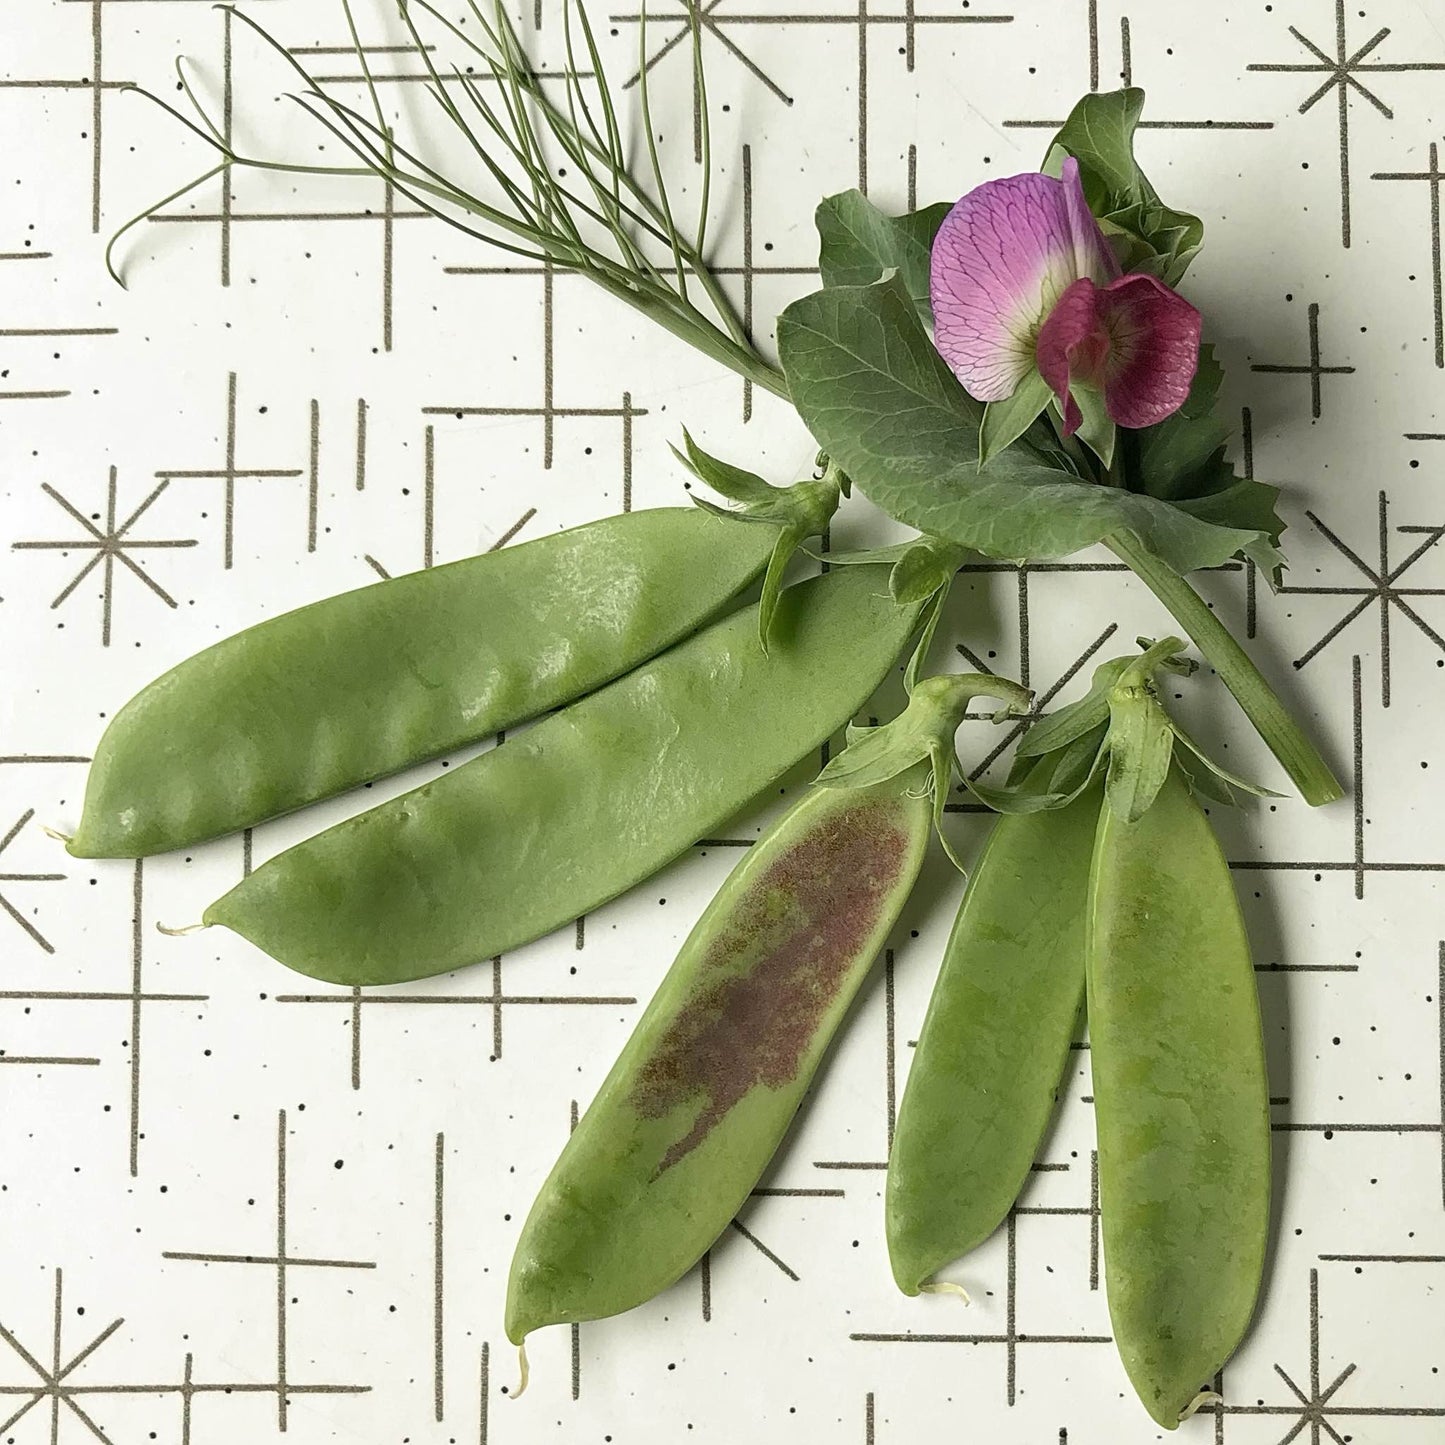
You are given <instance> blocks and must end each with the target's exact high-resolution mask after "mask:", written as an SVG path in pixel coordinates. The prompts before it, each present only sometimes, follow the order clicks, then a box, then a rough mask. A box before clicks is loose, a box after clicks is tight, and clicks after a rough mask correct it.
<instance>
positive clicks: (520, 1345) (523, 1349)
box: [512, 1340, 532, 1400]
mask: <svg viewBox="0 0 1445 1445" xmlns="http://www.w3.org/2000/svg"><path fill="white" fill-rule="evenodd" d="M517 1370H518V1373H519V1374H520V1376H521V1378H520V1379H519V1380H518V1381H517V1388H516V1389H515V1390H513V1391H512V1398H513V1399H514V1400H520V1399H521V1398H522V1393H523V1391H525V1390H526V1388H527V1381H528V1380H529V1379H531V1378H532V1370H531V1367H530V1366H529V1365H528V1364H527V1342H526V1340H519V1341H518V1342H517Z"/></svg>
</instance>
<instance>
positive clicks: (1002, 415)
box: [978, 371, 1054, 467]
mask: <svg viewBox="0 0 1445 1445" xmlns="http://www.w3.org/2000/svg"><path fill="white" fill-rule="evenodd" d="M1053 399H1054V393H1053V391H1052V390H1051V389H1050V388H1049V384H1048V382H1046V381H1045V380H1044V379H1043V377H1042V376H1040V375H1039V373H1038V372H1037V371H1031V372H1029V374H1028V375H1027V376H1026V377H1024V379H1023V380H1022V381H1021V382H1019V384H1018V386H1017V387H1016V388H1015V390H1014V394H1013V395H1012V396H1010V397H1007V398H1005V400H1003V401H991V402H989V403H987V405H985V407H984V409H983V422H982V423H981V425H980V426H979V435H978V464H979V466H980V467H986V466H987V465H988V464H989V463H990V462H991V461H992V460H993V459H994V458H995V457H996V456H997V455H998V454H999V453H1000V452H1001V451H1003V450H1004V449H1005V448H1006V447H1010V446H1012V445H1013V444H1014V442H1016V441H1017V440H1018V439H1019V438H1020V437H1021V436H1022V435H1023V434H1024V433H1025V432H1026V431H1027V430H1028V429H1029V428H1030V427H1031V426H1032V425H1033V424H1034V422H1035V420H1036V419H1037V418H1038V417H1039V415H1040V414H1041V413H1042V412H1043V411H1044V409H1045V408H1046V407H1047V406H1048V404H1049V403H1050V402H1051V401H1052V400H1053Z"/></svg>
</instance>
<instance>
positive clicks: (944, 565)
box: [888, 537, 968, 606]
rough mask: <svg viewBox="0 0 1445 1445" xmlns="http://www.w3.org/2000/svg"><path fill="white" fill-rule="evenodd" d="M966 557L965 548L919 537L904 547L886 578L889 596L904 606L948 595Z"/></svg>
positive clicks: (952, 543)
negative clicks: (945, 593) (942, 593)
mask: <svg viewBox="0 0 1445 1445" xmlns="http://www.w3.org/2000/svg"><path fill="white" fill-rule="evenodd" d="M967 555H968V549H967V548H965V547H960V546H958V545H957V543H954V542H944V541H941V540H940V539H939V538H937V537H919V538H917V539H915V540H914V541H912V542H909V543H907V544H905V546H904V549H903V551H902V553H901V554H900V555H899V557H898V560H897V561H896V562H894V564H893V570H892V571H891V572H889V574H888V592H889V595H890V596H891V597H892V598H893V600H894V601H895V602H897V603H899V604H900V605H904V606H906V605H907V604H908V603H910V602H924V601H926V600H927V599H928V598H930V597H933V596H936V595H937V594H939V593H940V592H945V591H947V589H948V588H949V587H951V586H952V585H953V579H954V577H955V576H957V575H958V569H959V568H960V567H962V566H963V562H964V558H965V557H967Z"/></svg>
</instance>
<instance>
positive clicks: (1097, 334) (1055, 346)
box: [1035, 276, 1108, 437]
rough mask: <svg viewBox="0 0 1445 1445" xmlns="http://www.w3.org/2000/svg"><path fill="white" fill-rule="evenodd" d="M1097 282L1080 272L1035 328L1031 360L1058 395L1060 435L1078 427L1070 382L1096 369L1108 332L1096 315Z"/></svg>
mask: <svg viewBox="0 0 1445 1445" xmlns="http://www.w3.org/2000/svg"><path fill="white" fill-rule="evenodd" d="M1099 296H1100V291H1099V288H1098V287H1097V286H1095V285H1094V283H1093V282H1092V281H1091V280H1090V279H1089V278H1088V277H1087V276H1081V277H1080V278H1079V279H1078V280H1077V281H1075V282H1074V284H1073V285H1072V286H1070V287H1069V288H1068V289H1067V290H1066V291H1065V292H1064V294H1063V295H1062V296H1060V297H1059V300H1058V304H1057V305H1056V306H1055V307H1054V309H1053V310H1052V311H1051V312H1049V316H1048V319H1047V320H1046V321H1045V322H1044V324H1043V326H1042V327H1040V328H1039V339H1038V345H1037V347H1036V348H1035V361H1036V364H1037V366H1038V368H1039V375H1040V376H1042V377H1043V379H1044V380H1045V381H1046V382H1048V384H1049V389H1050V390H1051V391H1052V392H1053V393H1054V395H1055V396H1056V397H1058V399H1059V405H1060V407H1061V408H1062V410H1063V413H1064V435H1065V436H1066V437H1069V436H1073V434H1074V433H1075V432H1076V431H1078V429H1079V424H1080V422H1082V421H1083V416H1082V414H1081V413H1080V411H1079V407H1078V403H1077V402H1075V400H1074V398H1073V397H1072V396H1071V395H1070V394H1069V385H1070V383H1071V382H1073V381H1076V380H1080V379H1082V378H1092V377H1093V376H1094V375H1095V373H1096V372H1097V370H1098V366H1099V362H1100V361H1101V360H1102V355H1103V352H1104V351H1106V350H1107V348H1108V335H1107V333H1105V331H1104V328H1103V325H1102V323H1101V320H1100V317H1099Z"/></svg>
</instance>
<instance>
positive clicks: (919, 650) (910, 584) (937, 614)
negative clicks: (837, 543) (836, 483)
mask: <svg viewBox="0 0 1445 1445" xmlns="http://www.w3.org/2000/svg"><path fill="white" fill-rule="evenodd" d="M967 555H968V549H967V548H966V547H960V546H959V545H958V544H957V543H956V542H946V541H944V540H943V538H942V537H927V536H922V537H912V538H910V539H909V540H908V541H906V542H893V543H890V544H889V545H888V546H886V547H870V548H868V549H866V550H864V551H860V552H830V553H829V554H828V558H827V560H828V565H829V566H831V567H854V566H862V565H865V564H868V565H871V564H876V563H884V564H887V565H888V569H889V570H888V595H889V596H890V597H891V598H892V599H893V600H894V601H895V602H896V603H897V604H898V605H899V606H900V607H912V606H917V605H921V604H927V610H926V612H925V614H924V619H923V626H922V627H921V628H920V629H919V635H918V644H917V646H916V647H915V648H914V649H913V655H912V657H910V658H909V659H908V666H907V667H906V668H905V669H904V672H903V685H904V686H905V687H906V688H907V689H908V691H909V693H910V695H911V694H912V692H913V690H914V688H915V686H916V685H917V683H918V674H919V672H920V670H921V669H922V667H923V664H924V662H925V661H927V658H928V652H929V649H930V648H931V647H932V646H933V636H934V634H935V633H936V632H937V631H938V623H939V619H940V618H941V617H942V616H943V608H944V604H945V603H946V602H947V601H948V594H949V591H950V590H951V589H952V587H953V579H954V577H955V576H956V575H957V574H958V569H959V568H960V567H962V566H963V562H964V558H965V557H967Z"/></svg>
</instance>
